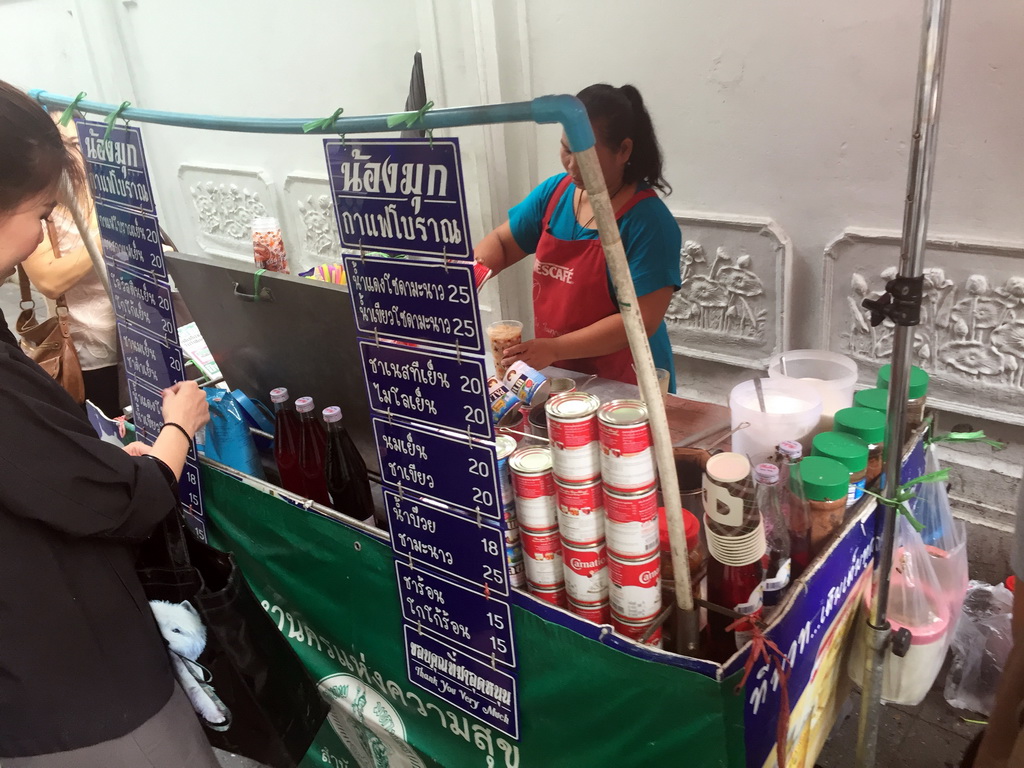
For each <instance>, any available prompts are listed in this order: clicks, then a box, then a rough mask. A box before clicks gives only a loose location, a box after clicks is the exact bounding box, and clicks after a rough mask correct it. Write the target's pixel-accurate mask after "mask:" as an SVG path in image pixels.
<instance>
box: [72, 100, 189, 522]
mask: <svg viewBox="0 0 1024 768" xmlns="http://www.w3.org/2000/svg"><path fill="white" fill-rule="evenodd" d="M77 126H78V139H79V145H80V146H81V150H82V156H83V157H84V158H85V169H86V174H87V176H88V177H89V185H90V187H91V188H92V193H93V197H94V199H95V205H96V221H97V224H98V225H99V230H100V238H101V240H102V245H103V261H104V262H105V264H106V266H107V276H108V279H109V282H110V289H111V294H112V298H113V304H114V313H115V315H116V317H117V330H118V335H119V337H120V339H121V352H122V354H123V356H124V362H125V371H126V373H127V377H128V393H129V396H130V398H131V403H132V412H133V414H134V421H135V427H136V433H137V435H138V437H139V439H140V440H142V441H143V442H147V443H152V442H153V441H154V440H156V437H157V435H158V434H159V431H160V427H161V426H162V424H163V417H162V413H161V404H162V396H161V395H160V391H161V390H163V389H166V388H167V387H170V386H172V385H174V384H176V383H178V382H179V381H182V380H184V378H185V374H184V370H185V368H184V359H183V357H182V354H181V347H180V346H179V344H178V332H177V323H176V322H175V318H174V307H173V305H172V302H171V287H170V283H169V281H168V279H167V268H166V265H165V264H164V258H163V249H162V247H161V244H160V224H159V222H158V221H157V218H156V203H155V201H154V197H153V187H152V184H150V180H149V170H148V168H147V166H146V153H145V149H144V148H143V145H142V133H141V131H140V130H139V129H138V128H135V127H130V126H115V127H113V128H112V129H111V130H110V135H109V136H107V135H106V134H107V124H106V123H104V122H95V121H87V120H79V121H77ZM179 495H180V498H181V501H182V506H183V507H184V509H185V511H186V513H187V515H186V522H187V523H188V524H189V525H190V527H192V529H193V530H194V531H195V532H196V533H197V534H198V535H199V536H200V537H201V538H203V539H205V538H206V526H205V523H204V522H203V520H202V518H203V501H202V496H203V494H202V489H201V487H200V481H199V467H198V458H197V456H196V454H195V449H194V448H192V449H191V450H190V451H189V455H188V457H187V458H186V460H185V469H184V470H183V472H182V475H181V480H180V483H179Z"/></svg>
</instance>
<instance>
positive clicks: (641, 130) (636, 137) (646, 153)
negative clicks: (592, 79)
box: [576, 83, 672, 195]
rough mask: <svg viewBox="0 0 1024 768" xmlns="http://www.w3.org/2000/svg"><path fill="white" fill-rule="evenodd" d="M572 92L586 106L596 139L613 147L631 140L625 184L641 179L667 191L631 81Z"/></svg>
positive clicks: (653, 140) (657, 152)
mask: <svg viewBox="0 0 1024 768" xmlns="http://www.w3.org/2000/svg"><path fill="white" fill-rule="evenodd" d="M576 96H577V98H579V100H580V101H582V102H583V105H584V106H585V107H586V108H587V115H588V116H589V117H590V122H591V123H592V124H593V125H594V131H595V133H596V134H597V138H598V140H599V141H601V142H602V143H604V144H605V145H606V146H608V147H612V148H615V147H618V146H619V145H620V144H622V142H623V141H624V140H626V139H632V140H633V152H632V154H631V155H630V158H629V163H627V165H626V169H625V172H624V174H623V180H624V181H625V182H626V183H629V184H634V183H636V182H641V181H642V182H644V183H646V184H648V185H649V186H651V187H653V188H654V189H657V190H659V191H660V192H662V193H663V194H666V195H669V194H671V193H672V187H671V186H670V185H669V183H668V182H667V181H665V177H664V176H663V175H662V158H661V147H660V146H659V145H658V138H657V136H655V134H654V125H653V124H652V122H651V116H650V114H649V113H648V112H647V107H646V106H644V100H643V97H642V96H641V95H640V91H638V90H637V89H636V87H635V86H632V85H624V86H622V87H621V88H616V87H614V86H612V85H608V84H606V83H597V84H596V85H591V86H588V87H586V88H584V89H583V90H582V91H580V92H579V93H578V94H576Z"/></svg>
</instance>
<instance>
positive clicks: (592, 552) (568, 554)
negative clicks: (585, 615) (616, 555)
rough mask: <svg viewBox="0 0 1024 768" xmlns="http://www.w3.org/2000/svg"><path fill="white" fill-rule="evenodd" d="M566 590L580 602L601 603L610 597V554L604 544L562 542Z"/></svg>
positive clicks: (571, 597)
mask: <svg viewBox="0 0 1024 768" xmlns="http://www.w3.org/2000/svg"><path fill="white" fill-rule="evenodd" d="M562 553H563V560H562V570H563V572H564V574H565V592H566V594H568V595H569V597H570V599H572V600H575V601H576V602H578V603H599V602H603V601H604V600H606V599H607V598H608V556H607V553H606V551H605V547H604V544H599V545H597V546H594V547H574V546H572V545H571V544H568V543H566V542H563V543H562Z"/></svg>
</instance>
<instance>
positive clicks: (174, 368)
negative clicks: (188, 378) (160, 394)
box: [117, 325, 184, 390]
mask: <svg viewBox="0 0 1024 768" xmlns="http://www.w3.org/2000/svg"><path fill="white" fill-rule="evenodd" d="M117 330H118V332H119V333H120V336H121V348H122V350H123V351H124V364H125V370H126V371H127V372H128V373H129V374H130V375H131V376H133V377H135V379H136V380H138V381H142V382H145V383H146V384H148V385H149V386H151V387H153V388H155V389H159V390H164V389H166V388H167V387H170V386H173V385H174V384H176V383H178V382H179V381H181V380H182V379H183V378H184V376H183V375H182V371H183V369H184V366H183V365H182V362H181V350H180V349H179V348H178V347H177V346H171V345H169V344H165V343H164V342H162V341H157V340H156V339H152V338H150V337H149V336H147V335H146V334H144V333H142V332H141V331H137V330H135V329H134V328H132V327H130V326H128V325H124V326H121V327H119V328H118V329H117Z"/></svg>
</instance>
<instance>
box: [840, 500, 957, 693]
mask: <svg viewBox="0 0 1024 768" xmlns="http://www.w3.org/2000/svg"><path fill="white" fill-rule="evenodd" d="M873 588H874V583H872V588H869V589H868V590H865V596H864V601H863V603H862V606H861V615H860V617H859V619H858V627H857V637H855V638H854V646H853V649H852V652H851V653H850V661H849V666H848V670H849V674H850V677H851V678H852V679H853V681H854V682H855V683H857V684H858V685H862V680H863V676H864V664H865V654H866V645H865V643H866V632H867V628H866V625H867V613H868V606H869V605H870V604H871V600H872V598H873V594H872V593H873ZM949 607H950V606H949V600H948V598H947V595H946V593H945V592H944V591H943V589H942V588H941V586H940V582H939V579H938V577H937V576H936V574H935V569H934V567H933V565H932V557H931V556H930V554H929V552H928V550H927V548H926V547H925V544H924V542H923V541H922V540H921V536H920V534H918V532H917V531H915V530H914V527H913V526H912V525H911V524H910V521H908V520H907V518H906V517H905V516H903V515H900V516H899V519H898V520H897V523H896V549H895V552H894V554H893V562H892V570H891V578H890V587H889V605H888V619H889V623H890V624H892V628H893V631H894V632H896V631H897V630H900V629H906V630H907V631H908V632H909V633H910V637H911V640H910V647H909V648H908V649H907V652H906V654H905V655H903V656H902V657H901V656H897V655H896V653H895V652H894V650H893V648H892V646H891V645H890V648H889V650H888V651H887V652H886V655H885V667H884V671H883V682H882V701H886V702H890V703H893V704H908V705H914V704H920V703H921V701H922V700H923V699H924V697H925V695H926V694H927V693H928V690H929V689H930V688H931V687H932V683H933V682H935V678H936V677H938V674H939V670H940V668H941V667H942V662H943V660H944V659H945V658H946V650H947V649H948V648H949V641H950V634H951V633H950V614H949Z"/></svg>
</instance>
